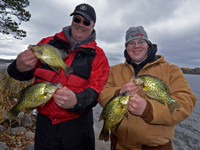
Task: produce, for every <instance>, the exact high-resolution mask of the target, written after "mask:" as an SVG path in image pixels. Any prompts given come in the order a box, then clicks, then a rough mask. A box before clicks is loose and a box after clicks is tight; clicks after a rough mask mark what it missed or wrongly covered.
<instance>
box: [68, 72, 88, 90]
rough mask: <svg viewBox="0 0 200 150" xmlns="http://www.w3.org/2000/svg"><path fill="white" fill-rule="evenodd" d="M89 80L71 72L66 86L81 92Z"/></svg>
mask: <svg viewBox="0 0 200 150" xmlns="http://www.w3.org/2000/svg"><path fill="white" fill-rule="evenodd" d="M88 84H89V81H88V80H85V79H83V78H81V77H78V76H76V75H73V74H71V75H70V76H69V78H68V80H67V87H68V88H69V89H70V90H72V91H74V92H82V91H84V90H85V89H86V88H87V87H88Z"/></svg>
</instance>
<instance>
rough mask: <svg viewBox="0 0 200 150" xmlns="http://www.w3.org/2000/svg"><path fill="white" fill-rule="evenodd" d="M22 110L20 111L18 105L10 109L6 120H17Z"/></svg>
mask: <svg viewBox="0 0 200 150" xmlns="http://www.w3.org/2000/svg"><path fill="white" fill-rule="evenodd" d="M19 112H20V110H19V109H18V107H17V105H15V106H14V107H13V108H12V109H10V110H9V111H8V112H7V113H6V115H5V118H6V119H15V118H16V117H17V115H18V114H19Z"/></svg>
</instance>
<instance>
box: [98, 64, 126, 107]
mask: <svg viewBox="0 0 200 150" xmlns="http://www.w3.org/2000/svg"><path fill="white" fill-rule="evenodd" d="M113 72H114V71H113V67H111V68H110V71H109V75H108V79H107V81H106V83H105V85H104V87H103V90H102V91H101V94H100V96H99V99H100V100H99V104H100V105H101V106H102V107H104V106H105V105H106V103H107V102H108V101H109V100H110V99H111V98H112V97H113V96H115V95H118V94H119V92H120V90H121V88H122V86H123V84H124V83H123V84H121V85H116V84H115V81H114V76H115V75H113V74H115V73H113ZM119 72H120V71H119ZM119 72H118V73H119Z"/></svg>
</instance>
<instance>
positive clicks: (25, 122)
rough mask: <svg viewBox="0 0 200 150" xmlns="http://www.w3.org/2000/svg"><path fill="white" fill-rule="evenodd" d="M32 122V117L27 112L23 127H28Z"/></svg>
mask: <svg viewBox="0 0 200 150" xmlns="http://www.w3.org/2000/svg"><path fill="white" fill-rule="evenodd" d="M31 123H32V121H31V117H30V116H29V115H28V114H25V115H24V116H23V118H22V122H21V125H20V126H21V127H28V126H30V125H31Z"/></svg>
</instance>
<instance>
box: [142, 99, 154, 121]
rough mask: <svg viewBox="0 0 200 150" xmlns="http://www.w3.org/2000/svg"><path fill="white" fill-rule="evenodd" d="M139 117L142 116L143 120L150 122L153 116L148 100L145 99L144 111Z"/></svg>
mask: <svg viewBox="0 0 200 150" xmlns="http://www.w3.org/2000/svg"><path fill="white" fill-rule="evenodd" d="M141 118H143V119H144V121H145V122H147V123H149V122H151V121H152V120H153V118H154V117H153V108H152V105H151V103H150V102H149V101H147V105H146V108H145V110H144V112H143V113H142V115H141Z"/></svg>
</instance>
